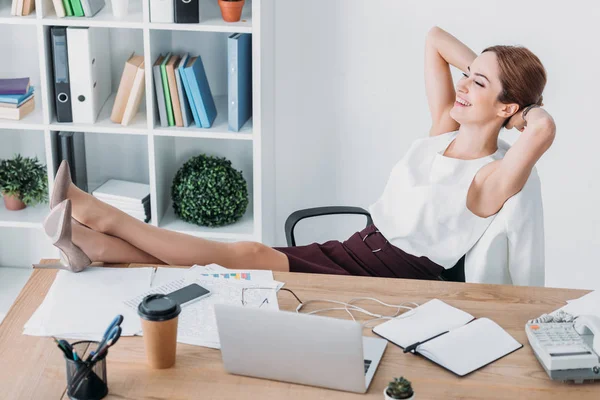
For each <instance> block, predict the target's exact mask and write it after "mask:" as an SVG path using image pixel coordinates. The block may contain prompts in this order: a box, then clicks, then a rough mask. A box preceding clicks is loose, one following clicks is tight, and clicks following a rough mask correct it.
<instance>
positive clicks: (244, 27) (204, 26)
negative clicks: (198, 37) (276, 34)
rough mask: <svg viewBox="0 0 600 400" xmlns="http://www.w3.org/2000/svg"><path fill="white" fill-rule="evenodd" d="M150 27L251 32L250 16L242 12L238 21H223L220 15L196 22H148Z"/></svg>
mask: <svg viewBox="0 0 600 400" xmlns="http://www.w3.org/2000/svg"><path fill="white" fill-rule="evenodd" d="M148 26H149V27H150V29H161V30H169V31H198V32H231V33H252V16H251V14H250V12H244V13H243V14H242V18H241V19H240V21H239V22H225V21H223V18H221V16H220V15H218V16H210V17H207V18H201V19H200V23H198V24H165V23H158V22H150V23H149V24H148Z"/></svg>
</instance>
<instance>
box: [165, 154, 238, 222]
mask: <svg viewBox="0 0 600 400" xmlns="http://www.w3.org/2000/svg"><path fill="white" fill-rule="evenodd" d="M171 198H172V200H173V209H174V210H175V215H177V216H178V217H179V218H181V219H182V220H184V221H186V222H190V223H193V224H196V225H200V226H210V227H217V226H224V225H229V224H233V223H234V222H236V221H238V220H239V219H240V218H241V217H242V216H243V215H244V213H245V212H246V208H247V207H248V186H247V184H246V180H245V179H244V177H243V176H242V173H241V172H240V171H237V170H235V169H234V168H233V167H232V166H231V161H229V160H227V159H225V158H221V157H214V156H207V155H204V154H201V155H198V156H195V157H192V158H191V159H189V160H188V161H187V162H186V163H185V164H183V166H182V167H181V168H180V169H179V170H178V171H177V173H176V174H175V179H173V185H172V186H171Z"/></svg>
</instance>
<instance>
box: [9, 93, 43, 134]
mask: <svg viewBox="0 0 600 400" xmlns="http://www.w3.org/2000/svg"><path fill="white" fill-rule="evenodd" d="M37 89H38V88H36V93H35V94H34V101H35V108H34V109H33V111H32V112H31V113H29V114H27V115H26V116H25V117H23V119H20V120H13V119H1V118H0V129H27V130H44V129H45V127H46V126H45V125H44V116H43V112H42V104H41V100H40V99H41V95H40V93H39V91H38V90H37Z"/></svg>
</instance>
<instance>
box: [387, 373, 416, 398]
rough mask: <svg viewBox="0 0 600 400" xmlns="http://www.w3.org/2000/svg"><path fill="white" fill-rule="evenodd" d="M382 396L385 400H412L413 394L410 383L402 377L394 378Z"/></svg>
mask: <svg viewBox="0 0 600 400" xmlns="http://www.w3.org/2000/svg"><path fill="white" fill-rule="evenodd" d="M383 395H384V396H385V397H384V398H385V399H386V400H391V399H410V400H414V398H415V392H414V391H413V389H412V386H411V384H410V381H409V380H407V379H405V378H404V377H403V376H401V377H400V378H394V380H393V381H391V382H390V383H389V384H388V386H387V387H386V388H385V389H384V390H383Z"/></svg>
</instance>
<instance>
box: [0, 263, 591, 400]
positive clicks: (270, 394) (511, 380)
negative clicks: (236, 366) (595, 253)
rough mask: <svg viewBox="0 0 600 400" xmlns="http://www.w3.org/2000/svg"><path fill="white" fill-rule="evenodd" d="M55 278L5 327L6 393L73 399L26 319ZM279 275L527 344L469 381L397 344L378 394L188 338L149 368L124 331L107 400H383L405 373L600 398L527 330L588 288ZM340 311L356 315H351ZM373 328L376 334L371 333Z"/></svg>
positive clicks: (286, 299) (426, 394)
mask: <svg viewBox="0 0 600 400" xmlns="http://www.w3.org/2000/svg"><path fill="white" fill-rule="evenodd" d="M132 267H134V266H133V265H132ZM55 275H56V271H53V270H35V271H34V272H33V274H32V276H31V278H30V279H29V281H28V282H27V285H26V286H25V287H24V289H23V291H22V292H21V294H20V295H19V297H18V298H17V300H16V302H15V304H14V305H13V307H12V308H11V310H10V311H9V313H8V315H7V317H6V319H5V320H4V322H3V323H2V325H1V326H0V397H1V398H6V399H21V398H25V399H61V398H64V399H66V398H67V396H66V394H65V362H64V360H63V359H62V353H61V352H60V351H59V350H58V349H57V348H56V346H55V344H54V342H53V341H52V339H51V338H47V337H32V336H25V335H22V330H23V325H24V324H25V322H27V320H28V319H29V317H30V316H31V314H32V313H33V312H34V311H35V310H36V308H37V307H38V306H39V305H40V304H41V302H42V300H43V298H44V296H45V294H46V293H47V291H48V289H49V288H50V285H51V284H52V282H53V280H54V277H55ZM275 279H277V280H279V281H282V282H285V283H286V287H288V288H290V289H293V290H294V292H295V293H296V294H297V295H298V296H299V297H300V298H301V299H311V298H312V299H337V300H343V301H348V300H350V299H351V298H353V297H359V296H374V297H377V298H379V299H380V300H382V301H385V302H387V303H392V304H399V303H400V302H403V301H414V302H417V303H422V302H425V301H427V300H430V299H432V298H439V299H441V300H443V301H445V302H447V303H448V304H451V305H453V306H455V307H458V308H460V309H463V310H465V311H467V312H469V313H471V314H472V315H474V316H475V317H489V318H491V319H492V320H494V321H496V322H497V323H498V324H500V326H502V327H503V328H504V329H506V330H507V331H508V332H509V333H510V334H511V335H513V337H515V338H516V339H517V340H518V341H519V342H521V343H523V344H524V347H523V348H522V349H520V350H518V351H516V352H515V353H512V354H511V355H509V356H507V357H504V358H502V359H501V360H499V361H497V362H495V363H493V364H491V365H488V366H486V367H484V368H482V369H481V370H479V371H476V372H474V373H473V374H471V375H469V376H468V377H466V378H459V377H456V376H455V375H453V374H452V373H450V372H448V371H446V370H444V369H443V368H441V367H439V366H437V365H435V364H433V363H432V362H430V361H428V360H426V359H424V358H422V357H420V356H415V355H412V354H403V353H402V350H401V349H400V348H399V347H396V346H394V345H393V344H389V345H388V348H387V350H386V352H385V354H384V357H383V360H382V362H381V364H380V366H379V369H378V370H377V373H376V374H375V378H374V379H373V382H372V383H371V386H370V389H369V392H368V394H367V395H359V394H353V393H345V392H337V391H333V390H328V389H320V388H315V387H309V386H302V385H295V384H289V383H282V382H275V381H269V380H261V379H254V378H248V377H241V376H235V375H230V374H227V373H226V372H225V371H224V369H223V365H222V362H221V353H220V352H219V351H218V350H214V349H209V348H204V347H197V346H190V345H183V344H178V347H177V364H176V367H175V368H171V369H167V370H151V369H149V368H148V367H147V365H146V360H145V354H144V348H143V340H142V338H139V337H134V338H131V337H124V338H121V340H120V341H119V343H118V344H117V345H116V346H115V347H113V348H111V350H110V353H109V356H108V367H107V369H108V385H109V391H110V393H109V396H108V397H107V398H118V399H153V400H157V399H189V398H198V399H199V398H202V399H236V400H237V399H344V400H346V399H367V398H368V399H382V398H383V394H382V392H383V389H384V388H385V387H386V385H387V383H388V381H389V380H391V379H392V378H393V377H394V376H400V375H404V376H405V377H407V378H408V379H409V380H410V381H412V383H413V387H414V389H415V392H416V394H417V396H418V397H417V398H418V399H419V400H421V399H455V398H463V399H465V398H468V399H516V398H527V399H528V400H531V399H544V400H546V399H565V398H577V399H584V398H585V399H596V400H597V399H599V398H600V382H596V383H584V384H582V385H575V384H561V383H556V382H553V381H551V380H550V379H549V378H548V376H547V375H546V373H545V372H544V370H543V369H542V367H541V366H540V365H539V363H538V362H537V360H536V359H535V357H534V355H533V353H532V351H531V348H530V347H529V345H528V341H527V338H526V336H525V332H524V330H523V328H524V324H525V322H526V321H527V320H528V319H531V318H534V317H537V316H539V315H541V314H543V313H544V312H550V311H552V310H555V309H557V308H558V307H560V306H562V305H564V304H565V300H567V299H573V298H577V297H580V296H582V295H584V294H585V293H587V291H583V290H572V289H550V288H533V287H512V286H499V285H481V284H465V283H451V282H433V281H416V280H401V279H382V278H364V277H341V276H327V275H309V274H293V273H275ZM279 304H280V308H281V309H282V310H293V309H295V307H296V305H297V303H296V300H295V299H294V298H293V297H292V296H291V294H289V293H287V292H283V291H282V292H280V293H279ZM319 306H320V305H319V304H317V305H316V306H315V307H319ZM313 309H314V308H313ZM369 309H372V310H374V311H375V312H378V313H389V312H390V309H386V308H383V307H377V306H375V305H373V306H370V305H369ZM331 315H333V316H339V317H341V318H347V315H345V313H344V312H340V313H339V314H335V312H334V313H332V314H331ZM344 315H345V316H344ZM365 334H366V335H373V334H372V333H371V332H370V331H367V330H365Z"/></svg>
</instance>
